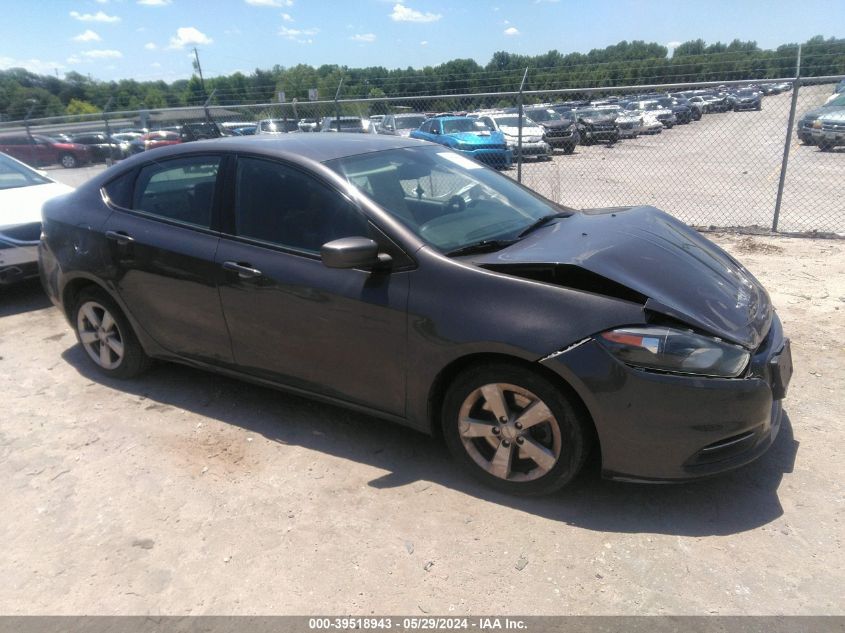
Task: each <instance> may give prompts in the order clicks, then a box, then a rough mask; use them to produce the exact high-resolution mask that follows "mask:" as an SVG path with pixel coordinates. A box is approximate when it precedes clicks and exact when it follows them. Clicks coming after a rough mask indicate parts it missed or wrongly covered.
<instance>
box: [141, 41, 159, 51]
mask: <svg viewBox="0 0 845 633" xmlns="http://www.w3.org/2000/svg"><path fill="white" fill-rule="evenodd" d="M144 48H146V49H147V50H148V51H154V50H155V49H157V48H158V46H156V43H155V42H147V43H146V44H144Z"/></svg>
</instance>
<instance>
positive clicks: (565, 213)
mask: <svg viewBox="0 0 845 633" xmlns="http://www.w3.org/2000/svg"><path fill="white" fill-rule="evenodd" d="M570 215H572V213H571V212H570V211H558V212H557V213H550V214H549V215H544V216H543V217H541V218H537V219H536V220H534V221H533V222H532V223H531V224H529V225H528V226H526V227H525V228H524V229H522V232H521V233H520V234H519V235H517V237H525V236H526V235H528V234H529V233H531V231H534V230H536V229H539V228H540V227H541V226H544V225H546V224H548V223H549V222H551V221H552V220H555V219H557V218H568V217H569V216H570Z"/></svg>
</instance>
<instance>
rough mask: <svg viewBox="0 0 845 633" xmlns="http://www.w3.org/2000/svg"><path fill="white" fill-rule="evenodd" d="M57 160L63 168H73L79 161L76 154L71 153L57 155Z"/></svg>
mask: <svg viewBox="0 0 845 633" xmlns="http://www.w3.org/2000/svg"><path fill="white" fill-rule="evenodd" d="M59 162H60V163H61V164H62V167H64V168H65V169H73V168H74V167H76V166H77V165H78V164H79V161H77V160H76V156H74V155H73V154H62V155H61V156H59Z"/></svg>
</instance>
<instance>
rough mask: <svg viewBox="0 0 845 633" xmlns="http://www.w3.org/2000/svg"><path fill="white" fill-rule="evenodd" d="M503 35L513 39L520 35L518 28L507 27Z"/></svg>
mask: <svg viewBox="0 0 845 633" xmlns="http://www.w3.org/2000/svg"><path fill="white" fill-rule="evenodd" d="M504 33H505V35H507V36H508V37H514V36H515V35H519V34H520V33H519V29H518V28H516V27H515V26H509V27H508V28H506V29H505V31H504Z"/></svg>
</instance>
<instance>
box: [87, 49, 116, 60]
mask: <svg viewBox="0 0 845 633" xmlns="http://www.w3.org/2000/svg"><path fill="white" fill-rule="evenodd" d="M79 56H80V57H84V58H85V59H120V58H121V57H123V53H121V52H120V51H116V50H112V49H94V50H91V51H82V52H81V53H79Z"/></svg>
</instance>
